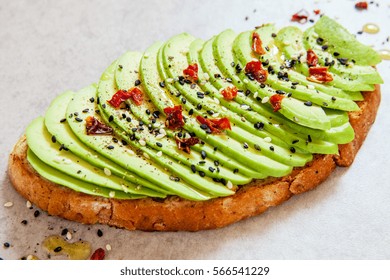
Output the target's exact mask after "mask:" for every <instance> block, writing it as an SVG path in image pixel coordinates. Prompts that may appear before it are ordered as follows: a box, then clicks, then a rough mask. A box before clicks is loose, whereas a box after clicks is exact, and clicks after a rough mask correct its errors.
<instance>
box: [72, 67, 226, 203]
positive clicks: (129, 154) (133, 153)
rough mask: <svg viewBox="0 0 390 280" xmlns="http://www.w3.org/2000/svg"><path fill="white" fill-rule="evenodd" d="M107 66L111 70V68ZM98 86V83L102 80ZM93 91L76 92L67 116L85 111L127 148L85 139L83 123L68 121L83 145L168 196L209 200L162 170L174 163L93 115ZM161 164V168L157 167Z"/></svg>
mask: <svg viewBox="0 0 390 280" xmlns="http://www.w3.org/2000/svg"><path fill="white" fill-rule="evenodd" d="M111 66H115V64H113V65H111ZM108 70H109V72H106V73H105V74H107V73H110V72H111V73H112V70H113V67H110V68H109V69H108ZM108 80H111V79H108ZM100 83H102V80H101V81H100ZM94 90H95V91H96V89H94V88H89V89H88V88H87V89H85V90H84V91H80V92H78V93H77V94H76V95H75V97H74V99H73V100H72V101H71V102H70V103H69V105H68V109H67V114H70V112H74V111H80V109H81V108H88V109H89V111H90V112H91V115H92V116H94V117H95V118H97V119H100V120H101V121H102V122H103V123H109V124H110V126H111V127H112V128H113V129H114V131H115V132H116V137H118V138H119V139H121V138H123V139H124V140H125V141H126V142H127V143H126V144H127V145H123V143H122V142H121V141H118V142H116V141H113V140H112V136H106V137H105V136H104V135H97V136H96V135H95V136H93V135H87V134H86V132H85V122H78V121H76V120H73V121H68V123H69V125H70V127H71V128H72V131H73V132H74V133H75V135H76V136H77V137H78V138H79V139H80V140H81V141H82V142H83V143H85V144H86V145H88V146H89V147H90V148H92V149H94V150H96V151H98V152H99V153H101V154H102V155H104V156H106V157H108V158H109V159H110V160H112V161H114V162H116V163H117V164H119V165H122V167H124V168H126V169H128V170H129V171H131V172H134V173H136V174H138V175H139V176H142V177H143V178H145V179H146V180H148V181H150V182H152V183H154V184H156V185H157V186H159V187H161V188H163V189H166V190H167V191H169V192H170V193H174V194H178V195H180V196H182V197H186V198H189V199H192V200H205V199H209V198H211V197H212V195H210V194H208V193H205V192H203V191H200V190H198V189H196V188H194V187H193V186H191V185H190V184H187V183H185V182H184V180H178V179H177V178H179V177H178V175H177V174H172V173H170V172H168V171H166V170H165V168H167V170H171V166H173V167H175V168H180V167H178V164H177V163H176V162H173V161H171V162H165V161H163V159H164V158H163V157H161V159H160V158H159V156H158V155H157V151H153V150H151V149H148V148H147V147H143V146H141V145H139V144H138V141H132V140H131V139H130V138H129V137H126V135H125V134H124V133H123V131H121V129H120V127H118V126H117V125H116V124H114V123H113V122H109V121H108V118H109V117H108V116H105V115H104V114H103V112H102V111H100V116H99V115H97V114H96V113H95V112H94V104H91V103H90V102H89V98H90V96H91V94H92V92H93V91H94ZM100 104H101V101H100ZM101 118H102V119H101ZM106 119H107V121H106ZM148 158H149V159H148ZM161 163H165V164H164V165H161ZM163 166H164V167H163ZM182 171H183V174H180V178H184V177H188V176H189V172H188V171H186V169H184V168H183V169H182ZM196 179H197V178H196V177H195V178H194V180H196ZM199 181H201V180H200V179H199V180H197V181H196V182H193V185H199V183H198V182H199ZM210 185H211V187H214V188H217V186H214V185H212V184H210ZM202 187H203V186H202ZM221 187H223V186H221ZM225 189H226V190H225ZM218 190H219V191H220V192H224V193H225V195H226V194H227V193H229V194H231V193H232V191H230V190H228V189H227V188H223V189H222V188H221V189H218Z"/></svg>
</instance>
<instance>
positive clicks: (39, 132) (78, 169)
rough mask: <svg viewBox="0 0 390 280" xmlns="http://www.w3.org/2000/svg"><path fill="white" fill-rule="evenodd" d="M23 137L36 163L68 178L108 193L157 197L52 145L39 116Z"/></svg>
mask: <svg viewBox="0 0 390 280" xmlns="http://www.w3.org/2000/svg"><path fill="white" fill-rule="evenodd" d="M26 137H27V143H28V146H29V148H30V149H31V150H32V151H33V153H34V154H35V155H36V156H37V157H38V158H39V159H40V160H42V161H44V162H45V163H46V164H47V165H49V166H51V167H53V168H55V169H57V170H61V171H62V172H64V173H66V174H67V175H69V176H72V177H74V178H76V179H79V180H83V181H86V182H88V183H91V184H95V185H97V186H101V187H106V188H110V189H112V190H119V191H125V192H128V193H133V194H141V195H147V196H152V197H161V194H160V193H158V192H155V191H153V190H149V189H147V188H144V187H141V188H139V187H138V186H137V185H135V184H133V183H131V182H128V181H125V180H123V179H121V178H119V177H116V176H115V175H111V174H106V173H105V172H104V171H103V170H101V169H98V168H96V167H94V166H92V165H90V164H89V163H88V162H86V161H84V160H82V159H80V158H79V157H77V156H75V155H74V154H73V153H72V152H71V151H69V150H67V148H66V147H65V149H64V146H61V145H60V144H59V143H57V142H55V143H54V141H52V135H51V134H50V133H49V132H48V131H47V129H46V127H45V125H44V119H43V117H39V118H37V119H35V120H34V121H32V122H31V123H30V125H29V126H28V127H27V130H26Z"/></svg>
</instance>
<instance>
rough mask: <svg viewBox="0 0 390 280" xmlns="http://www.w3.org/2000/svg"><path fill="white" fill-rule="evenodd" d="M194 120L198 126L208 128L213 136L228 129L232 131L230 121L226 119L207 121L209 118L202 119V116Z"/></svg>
mask: <svg viewBox="0 0 390 280" xmlns="http://www.w3.org/2000/svg"><path fill="white" fill-rule="evenodd" d="M196 120H197V121H198V122H199V123H200V124H205V125H207V127H208V128H210V130H211V133H214V134H220V133H222V131H223V130H225V129H229V130H232V127H231V126H230V121H229V119H228V118H218V119H209V118H207V119H206V118H203V117H202V116H197V117H196Z"/></svg>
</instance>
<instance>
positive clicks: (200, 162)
mask: <svg viewBox="0 0 390 280" xmlns="http://www.w3.org/2000/svg"><path fill="white" fill-rule="evenodd" d="M198 163H199V164H205V163H206V161H204V160H201V161H199V162H198Z"/></svg>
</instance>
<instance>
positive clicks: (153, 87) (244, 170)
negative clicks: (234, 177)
mask: <svg viewBox="0 0 390 280" xmlns="http://www.w3.org/2000/svg"><path fill="white" fill-rule="evenodd" d="M161 45H162V44H159V43H156V44H154V45H152V46H151V47H150V48H148V49H147V50H146V52H145V53H147V54H148V55H147V56H144V57H143V58H142V60H141V65H140V78H141V81H142V85H143V87H144V90H145V92H146V93H147V95H148V97H149V98H150V99H151V100H153V103H155V105H156V107H157V108H158V109H159V111H160V112H163V111H164V108H166V107H172V106H174V104H175V103H174V102H173V100H171V99H170V98H169V96H170V95H171V92H172V93H173V92H176V90H175V88H174V87H173V86H172V85H170V84H171V83H173V79H170V78H168V77H167V76H166V74H165V72H164V71H162V72H161V75H162V76H161V77H160V73H159V70H162V69H163V66H161V67H159V69H158V68H157V66H156V61H157V55H158V51H159V50H160V47H161ZM158 61H161V59H160V60H158ZM161 81H164V83H165V86H164V87H161V86H160V85H159V83H160V82H161ZM168 89H169V90H168ZM191 109H192V110H193V111H195V110H196V109H197V108H195V107H191V108H188V111H190V110H191ZM183 116H184V117H185V119H187V120H189V119H190V117H191V116H190V115H188V114H187V113H186V111H184V112H183ZM193 124H194V125H191V124H188V125H187V124H186V123H185V125H184V128H185V129H186V130H187V131H189V132H192V133H195V134H196V136H198V137H199V134H202V133H204V132H203V130H202V129H200V128H198V124H196V123H193ZM166 131H167V134H169V133H172V132H170V131H169V130H166ZM202 140H203V141H205V144H204V145H201V146H198V145H195V146H193V147H192V149H194V150H197V151H198V152H201V151H204V152H205V153H206V154H207V157H210V158H211V159H213V160H214V161H216V162H220V163H222V164H223V165H224V166H226V167H228V168H230V169H232V170H239V173H240V174H243V175H245V176H249V177H251V178H264V176H265V175H264V174H262V173H261V172H259V171H255V170H253V169H251V168H249V167H248V166H246V163H243V164H242V163H240V162H238V161H237V160H236V159H235V157H230V156H229V155H227V154H226V153H224V152H223V151H221V150H220V149H218V147H217V146H212V145H211V144H209V143H208V142H209V141H208V140H209V139H208V138H207V137H205V138H203V139H202Z"/></svg>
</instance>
